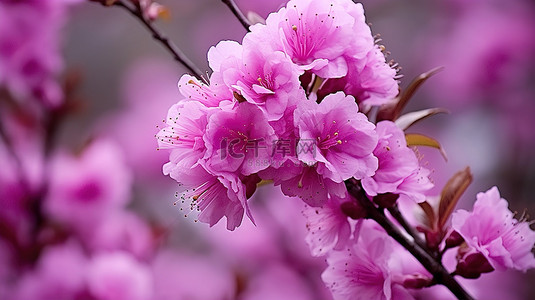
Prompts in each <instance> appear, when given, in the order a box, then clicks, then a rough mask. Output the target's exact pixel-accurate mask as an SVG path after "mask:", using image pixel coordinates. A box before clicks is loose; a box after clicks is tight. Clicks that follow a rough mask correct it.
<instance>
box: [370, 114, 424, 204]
mask: <svg viewBox="0 0 535 300" xmlns="http://www.w3.org/2000/svg"><path fill="white" fill-rule="evenodd" d="M376 131H377V135H378V136H379V142H378V144H377V147H376V148H375V150H373V154H374V155H375V156H377V158H378V159H379V168H378V169H377V171H376V172H375V175H373V176H371V177H365V178H363V179H362V186H363V187H364V190H365V191H366V193H367V194H368V195H370V196H376V195H377V194H384V193H394V194H403V195H404V196H406V197H409V198H411V199H415V200H417V201H418V202H422V201H424V200H425V197H424V196H423V192H425V191H426V190H428V189H430V188H431V187H432V186H433V185H432V184H431V182H430V181H429V178H427V176H426V174H427V173H428V172H426V170H425V169H423V168H421V167H420V165H419V161H418V158H417V157H416V154H415V153H414V151H412V150H411V149H410V148H409V147H407V141H406V140H405V134H404V133H403V131H402V130H401V129H399V128H398V127H397V126H396V124H394V123H393V122H390V121H382V122H379V123H377V129H376Z"/></svg>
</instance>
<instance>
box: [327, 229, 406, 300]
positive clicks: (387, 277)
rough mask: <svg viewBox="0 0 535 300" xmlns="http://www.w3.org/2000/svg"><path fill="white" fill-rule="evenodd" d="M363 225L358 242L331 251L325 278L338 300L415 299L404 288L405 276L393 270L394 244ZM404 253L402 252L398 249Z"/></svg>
mask: <svg viewBox="0 0 535 300" xmlns="http://www.w3.org/2000/svg"><path fill="white" fill-rule="evenodd" d="M368 225H369V223H367V224H364V226H366V227H367V228H363V229H362V230H361V233H360V235H359V240H358V242H356V243H354V244H352V245H350V246H349V248H347V249H346V250H345V251H332V252H330V253H329V256H328V257H327V263H328V265H329V266H328V267H327V269H326V270H325V271H324V272H323V274H322V279H323V281H324V282H325V284H327V286H328V287H329V289H330V290H331V292H332V293H333V296H334V299H335V300H345V299H347V300H349V299H352V300H353V299H356V300H359V299H362V300H365V299H384V300H390V299H414V297H412V296H411V295H410V294H409V292H408V291H407V290H406V289H405V288H404V287H403V279H404V278H403V277H402V276H401V274H398V273H397V272H395V269H396V268H392V266H391V264H392V263H391V260H394V259H396V258H397V257H396V256H394V248H395V246H396V245H395V244H394V241H393V240H392V239H391V238H390V237H389V236H388V235H387V234H386V233H384V232H382V231H379V230H376V229H374V228H373V227H371V226H368ZM398 250H401V251H404V250H402V249H398Z"/></svg>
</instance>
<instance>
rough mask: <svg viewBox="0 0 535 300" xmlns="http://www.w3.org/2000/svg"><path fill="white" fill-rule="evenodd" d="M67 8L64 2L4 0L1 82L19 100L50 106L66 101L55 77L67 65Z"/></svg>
mask: <svg viewBox="0 0 535 300" xmlns="http://www.w3.org/2000/svg"><path fill="white" fill-rule="evenodd" d="M64 10H65V4H64V3H62V1H35V0H25V1H2V2H1V3H0V84H2V85H4V84H5V85H6V86H7V88H8V90H9V91H10V93H12V94H13V95H14V97H15V98H16V99H18V100H29V99H36V100H38V101H40V102H42V103H44V104H45V105H49V106H57V105H59V104H60V103H61V102H62V100H63V92H62V91H61V88H60V86H59V84H58V82H56V78H55V77H56V76H57V75H58V73H59V72H60V71H61V69H62V67H63V60H62V58H61V56H60V47H59V46H60V40H61V39H60V29H61V27H62V25H63V23H64V19H65V11H64Z"/></svg>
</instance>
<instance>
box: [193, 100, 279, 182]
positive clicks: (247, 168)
mask: <svg viewBox="0 0 535 300" xmlns="http://www.w3.org/2000/svg"><path fill="white" fill-rule="evenodd" d="M203 139H204V142H205V145H206V154H205V156H204V158H203V159H205V160H206V168H207V170H210V172H214V173H215V174H221V173H235V174H243V175H250V174H253V173H256V172H258V171H260V170H263V169H265V168H267V167H268V166H269V161H270V157H271V152H272V151H271V145H272V144H273V141H274V140H275V139H276V137H275V134H274V131H273V128H272V127H271V126H270V125H269V124H268V121H267V119H266V117H265V116H264V114H263V113H262V111H261V110H260V109H258V108H257V107H256V106H255V105H253V104H250V103H245V102H244V103H240V104H239V105H238V106H237V107H236V108H235V109H232V110H227V109H223V110H219V111H216V112H214V113H213V114H211V115H210V117H209V121H208V126H207V127H206V134H205V135H204V136H203Z"/></svg>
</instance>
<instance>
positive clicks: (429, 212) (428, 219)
mask: <svg viewBox="0 0 535 300" xmlns="http://www.w3.org/2000/svg"><path fill="white" fill-rule="evenodd" d="M418 204H419V205H420V207H421V208H422V210H423V211H424V216H423V217H424V219H423V220H422V225H424V226H426V227H427V228H428V229H430V230H434V229H435V227H436V224H437V217H436V214H435V210H434V209H433V207H432V206H431V205H430V204H429V203H428V202H427V201H424V202H422V203H418Z"/></svg>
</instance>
